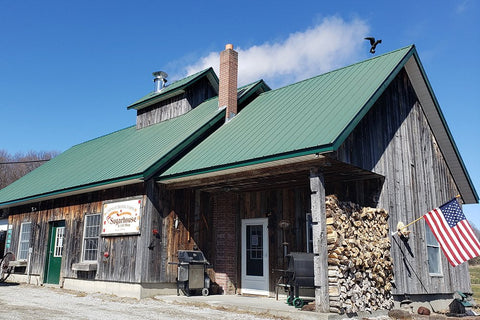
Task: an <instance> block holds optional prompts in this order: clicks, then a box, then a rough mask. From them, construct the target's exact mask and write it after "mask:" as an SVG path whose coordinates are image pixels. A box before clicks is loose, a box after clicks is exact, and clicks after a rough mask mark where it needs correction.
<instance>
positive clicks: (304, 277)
mask: <svg viewBox="0 0 480 320" xmlns="http://www.w3.org/2000/svg"><path fill="white" fill-rule="evenodd" d="M287 262H288V269H287V270H285V276H284V278H285V288H287V289H288V297H287V303H288V304H289V305H294V306H295V307H297V308H301V307H302V306H303V305H304V303H305V301H304V299H302V298H300V288H312V289H314V288H315V281H314V275H313V253H305V252H291V253H290V254H288V255H287Z"/></svg>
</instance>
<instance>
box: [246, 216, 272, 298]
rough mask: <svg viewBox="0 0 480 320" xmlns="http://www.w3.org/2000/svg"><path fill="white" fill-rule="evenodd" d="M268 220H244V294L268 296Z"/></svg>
mask: <svg viewBox="0 0 480 320" xmlns="http://www.w3.org/2000/svg"><path fill="white" fill-rule="evenodd" d="M267 226H268V219H267V218H260V219H243V220H242V293H246V294H258V295H268V294H269V290H268V281H269V278H268V229H267Z"/></svg>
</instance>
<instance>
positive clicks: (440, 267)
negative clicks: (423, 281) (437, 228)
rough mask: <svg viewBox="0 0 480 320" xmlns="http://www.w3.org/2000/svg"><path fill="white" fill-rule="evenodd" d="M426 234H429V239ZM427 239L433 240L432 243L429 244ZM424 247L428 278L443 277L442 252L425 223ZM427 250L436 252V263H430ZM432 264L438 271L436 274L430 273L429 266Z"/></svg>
mask: <svg viewBox="0 0 480 320" xmlns="http://www.w3.org/2000/svg"><path fill="white" fill-rule="evenodd" d="M428 234H430V237H429V236H428ZM429 239H431V240H433V242H431V243H429V241H428V240H429ZM425 246H426V250H427V261H428V274H429V275H430V276H433V277H443V273H442V252H441V248H440V244H439V243H438V241H437V238H435V236H434V235H433V232H432V230H431V229H430V227H429V226H428V224H427V222H426V221H425ZM429 248H432V249H434V250H437V254H436V256H437V257H438V261H436V262H435V261H430V256H429V255H428V251H429ZM432 263H436V264H437V266H436V267H437V269H438V272H433V273H432V272H430V265H431V264H432Z"/></svg>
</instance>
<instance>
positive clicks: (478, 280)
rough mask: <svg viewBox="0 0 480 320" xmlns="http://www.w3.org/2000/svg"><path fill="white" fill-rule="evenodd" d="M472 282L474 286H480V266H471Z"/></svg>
mask: <svg viewBox="0 0 480 320" xmlns="http://www.w3.org/2000/svg"><path fill="white" fill-rule="evenodd" d="M468 270H469V272H470V282H471V283H472V285H473V284H480V265H476V266H470V267H469V268H468Z"/></svg>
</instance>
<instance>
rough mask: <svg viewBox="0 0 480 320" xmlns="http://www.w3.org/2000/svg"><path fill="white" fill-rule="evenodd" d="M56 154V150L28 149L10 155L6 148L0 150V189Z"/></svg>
mask: <svg viewBox="0 0 480 320" xmlns="http://www.w3.org/2000/svg"><path fill="white" fill-rule="evenodd" d="M58 154H59V152H57V151H48V152H47V151H30V152H27V153H16V154H14V155H11V154H9V153H8V152H7V151H6V150H0V189H2V188H5V187H6V186H8V185H9V184H11V183H12V182H14V181H16V180H18V179H20V178H21V177H23V176H24V175H26V174H27V173H29V172H30V171H32V170H34V169H36V168H38V167H39V166H41V165H42V164H44V163H45V162H46V161H48V160H50V159H52V158H53V157H55V156H57V155H58Z"/></svg>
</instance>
